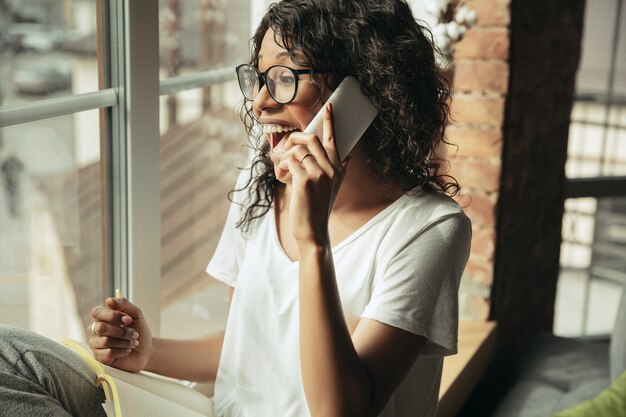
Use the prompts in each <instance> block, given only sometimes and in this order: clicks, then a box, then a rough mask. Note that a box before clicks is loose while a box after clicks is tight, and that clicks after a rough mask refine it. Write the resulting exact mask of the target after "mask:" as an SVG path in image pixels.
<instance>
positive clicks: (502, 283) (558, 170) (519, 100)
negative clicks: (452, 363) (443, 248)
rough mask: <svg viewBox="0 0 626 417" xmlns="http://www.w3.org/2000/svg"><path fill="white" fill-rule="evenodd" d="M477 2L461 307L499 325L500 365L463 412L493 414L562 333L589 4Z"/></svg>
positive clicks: (467, 41) (458, 61)
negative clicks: (568, 177)
mask: <svg viewBox="0 0 626 417" xmlns="http://www.w3.org/2000/svg"><path fill="white" fill-rule="evenodd" d="M467 5H468V6H470V7H472V8H474V9H475V10H477V12H478V15H479V23H478V26H477V27H475V28H472V29H471V30H470V31H468V33H467V34H466V36H465V38H464V39H463V40H462V41H461V42H459V43H458V44H457V45H456V49H455V54H454V63H455V68H454V78H453V80H454V86H455V94H454V103H453V116H454V117H455V118H456V125H455V126H452V128H451V129H450V134H449V137H450V139H451V140H452V142H454V143H456V144H458V146H459V150H458V152H457V154H456V156H455V157H454V159H453V161H452V167H453V170H452V174H453V175H455V176H456V177H457V179H458V180H459V181H460V182H461V185H462V186H463V187H464V190H465V192H464V195H463V196H461V198H460V201H461V203H462V204H466V205H467V207H466V212H467V213H468V215H469V216H470V217H471V218H472V221H473V229H474V230H473V231H474V237H473V241H472V245H473V246H472V253H471V255H470V256H471V257H470V261H469V264H468V267H467V270H466V273H465V276H464V279H463V280H462V289H461V306H460V307H461V315H462V317H464V318H473V319H479V320H481V319H483V320H484V319H487V318H488V319H490V320H496V321H497V322H498V327H497V335H496V336H497V343H496V352H495V355H494V358H493V363H492V365H491V368H490V369H489V371H488V372H487V374H486V375H485V377H484V379H483V381H482V382H481V384H480V386H479V388H478V389H477V390H476V391H475V393H474V394H473V395H472V398H471V399H470V401H469V402H468V403H467V404H466V406H465V407H464V411H463V412H462V413H461V414H460V416H466V415H467V416H476V415H491V411H492V410H490V409H489V408H490V407H493V405H494V404H496V403H497V401H498V399H499V398H500V397H501V395H502V394H503V393H504V391H505V390H506V389H507V388H508V386H510V384H511V383H512V382H513V381H514V378H515V375H516V373H517V372H518V370H519V369H520V365H521V364H522V361H523V360H524V358H525V355H526V354H527V352H528V350H529V348H530V346H531V344H532V343H533V341H534V340H535V339H536V338H537V335H538V334H540V333H543V332H550V331H551V330H552V322H553V314H554V300H555V294H556V283H557V279H558V274H559V251H560V242H561V221H562V214H563V198H564V197H563V191H564V183H565V173H564V168H565V161H566V158H567V142H568V133H569V119H570V112H571V106H572V103H573V96H574V85H575V79H576V70H577V67H578V60H579V57H580V42H581V37H582V27H583V12H584V5H585V1H584V0H570V1H567V2H550V1H546V0H510V2H508V1H503V0H467ZM449 151H453V149H449ZM448 156H449V157H450V156H451V155H448Z"/></svg>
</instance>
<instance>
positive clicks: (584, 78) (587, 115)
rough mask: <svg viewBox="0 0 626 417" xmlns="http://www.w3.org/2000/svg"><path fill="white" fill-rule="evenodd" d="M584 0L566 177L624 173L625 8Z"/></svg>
mask: <svg viewBox="0 0 626 417" xmlns="http://www.w3.org/2000/svg"><path fill="white" fill-rule="evenodd" d="M619 2H621V0H619V1H618V0H589V4H588V5H587V6H588V7H586V8H585V31H584V34H583V41H582V56H581V60H580V65H579V68H578V75H577V80H576V101H575V103H574V107H573V109H572V117H571V124H570V136H569V138H570V139H569V150H568V152H569V153H568V161H567V165H566V173H567V176H568V177H569V178H582V177H598V176H622V175H626V25H624V24H621V25H619V27H618V26H617V25H616V23H617V19H621V22H622V23H623V22H625V21H626V7H622V8H621V16H618V15H617V11H618V6H619V5H618V3H619Z"/></svg>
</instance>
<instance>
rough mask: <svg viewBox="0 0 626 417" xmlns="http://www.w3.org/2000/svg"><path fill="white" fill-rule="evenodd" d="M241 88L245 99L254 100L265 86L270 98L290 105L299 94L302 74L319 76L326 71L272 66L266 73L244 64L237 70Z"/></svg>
mask: <svg viewBox="0 0 626 417" xmlns="http://www.w3.org/2000/svg"><path fill="white" fill-rule="evenodd" d="M235 71H237V80H238V81H239V88H240V89H241V92H242V93H243V95H244V97H245V98H247V99H248V100H254V98H255V97H256V96H257V94H259V91H261V88H263V86H264V85H266V86H267V91H268V92H269V93H270V96H271V97H272V98H273V99H274V100H275V101H276V102H277V103H280V104H287V103H290V102H291V101H292V100H293V99H294V98H295V97H296V94H297V93H298V76H299V75H301V74H319V73H322V72H325V71H317V70H314V69H303V70H298V69H293V68H289V67H287V66H285V65H272V66H271V67H269V68H268V69H267V70H266V71H265V72H259V70H258V69H257V68H256V67H255V66H253V65H250V64H242V65H239V66H237V68H235Z"/></svg>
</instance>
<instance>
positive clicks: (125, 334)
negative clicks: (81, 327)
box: [89, 321, 139, 340]
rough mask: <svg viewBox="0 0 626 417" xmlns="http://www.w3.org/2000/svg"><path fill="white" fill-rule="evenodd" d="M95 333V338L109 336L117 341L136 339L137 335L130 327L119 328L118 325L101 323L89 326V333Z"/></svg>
mask: <svg viewBox="0 0 626 417" xmlns="http://www.w3.org/2000/svg"><path fill="white" fill-rule="evenodd" d="M93 332H95V333H96V335H97V336H109V337H115V338H118V339H127V340H131V339H137V338H139V333H137V332H136V331H135V329H132V328H130V327H121V326H118V325H111V324H108V323H105V322H103V321H96V322H94V323H93V324H92V325H91V326H89V333H93Z"/></svg>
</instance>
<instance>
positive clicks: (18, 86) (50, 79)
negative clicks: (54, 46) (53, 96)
mask: <svg viewBox="0 0 626 417" xmlns="http://www.w3.org/2000/svg"><path fill="white" fill-rule="evenodd" d="M71 85H72V73H71V70H70V68H69V67H68V66H66V65H62V64H61V63H57V64H54V63H53V64H50V63H45V64H44V63H42V64H32V63H31V64H29V65H27V66H23V67H20V68H17V69H16V70H15V72H14V73H13V88H14V89H15V91H17V92H18V93H21V94H37V95H47V94H50V93H53V92H55V91H60V90H67V89H69V88H70V87H71Z"/></svg>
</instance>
